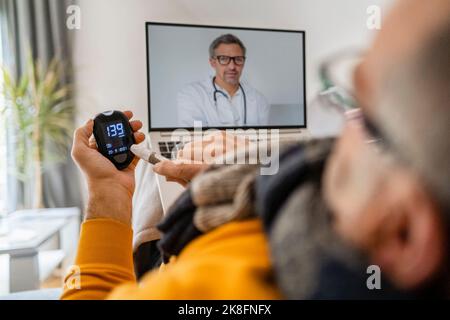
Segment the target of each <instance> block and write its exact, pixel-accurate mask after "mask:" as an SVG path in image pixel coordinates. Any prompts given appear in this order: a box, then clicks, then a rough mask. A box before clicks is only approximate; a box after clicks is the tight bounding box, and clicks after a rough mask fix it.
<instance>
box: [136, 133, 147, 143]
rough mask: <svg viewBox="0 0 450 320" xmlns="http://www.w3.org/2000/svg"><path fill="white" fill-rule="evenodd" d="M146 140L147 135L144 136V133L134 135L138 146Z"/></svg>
mask: <svg viewBox="0 0 450 320" xmlns="http://www.w3.org/2000/svg"><path fill="white" fill-rule="evenodd" d="M144 140H145V134H143V133H142V132H135V133H134V141H135V142H136V144H139V143H141V142H142V141H144Z"/></svg>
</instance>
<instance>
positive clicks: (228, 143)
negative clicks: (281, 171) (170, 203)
mask: <svg viewBox="0 0 450 320" xmlns="http://www.w3.org/2000/svg"><path fill="white" fill-rule="evenodd" d="M249 143H250V142H249V140H248V139H246V138H243V137H238V136H235V135H232V134H228V133H226V132H225V131H220V132H216V133H213V134H210V135H207V136H205V137H204V138H202V139H199V140H198V141H197V140H196V141H193V142H189V143H187V144H186V145H185V146H184V147H183V149H182V150H180V151H179V152H178V154H177V160H175V161H170V160H165V161H161V162H159V163H158V164H156V165H155V166H154V167H153V170H154V171H155V172H156V173H157V174H160V175H163V176H165V177H166V180H167V181H174V182H178V183H179V184H181V185H182V186H184V187H185V186H186V185H187V184H188V183H189V182H190V181H191V180H192V179H193V178H194V177H195V176H196V175H198V174H199V173H201V172H202V171H204V170H205V169H206V168H208V167H209V165H210V164H213V163H214V162H215V160H216V159H218V158H219V157H222V156H225V155H226V154H227V153H228V152H230V151H232V150H234V151H235V152H236V151H238V150H239V149H240V148H243V147H245V146H248V144H249Z"/></svg>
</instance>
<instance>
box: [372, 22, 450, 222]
mask: <svg viewBox="0 0 450 320" xmlns="http://www.w3.org/2000/svg"><path fill="white" fill-rule="evenodd" d="M449 39H450V21H447V23H446V25H445V26H443V27H441V28H440V29H439V31H438V32H437V33H435V35H434V36H433V37H432V38H430V39H429V40H428V41H427V42H426V43H424V45H422V47H421V48H420V50H418V53H417V54H416V55H415V56H414V58H412V59H409V60H407V61H406V62H405V63H400V64H399V65H397V66H395V67H394V68H393V69H392V72H391V74H390V75H389V79H388V80H387V81H386V82H385V88H384V91H383V93H384V94H385V96H384V98H383V102H382V103H381V104H380V106H379V109H378V114H377V115H378V119H379V120H381V121H382V122H380V123H381V124H383V129H384V131H385V133H386V134H389V135H388V137H389V138H391V139H392V141H390V142H391V143H392V145H393V147H395V150H398V153H399V155H401V157H402V158H403V159H404V160H406V161H407V162H408V163H409V164H410V165H411V167H413V168H414V170H415V171H416V172H417V174H419V176H420V177H421V179H422V180H423V182H424V184H425V186H426V187H427V188H428V190H430V192H431V193H432V194H433V196H434V197H435V199H436V201H437V202H438V204H440V205H441V207H442V210H443V211H444V212H445V211H447V212H448V211H449V210H450V72H449V70H450V59H449V57H450V41H449ZM447 218H450V215H449V216H447Z"/></svg>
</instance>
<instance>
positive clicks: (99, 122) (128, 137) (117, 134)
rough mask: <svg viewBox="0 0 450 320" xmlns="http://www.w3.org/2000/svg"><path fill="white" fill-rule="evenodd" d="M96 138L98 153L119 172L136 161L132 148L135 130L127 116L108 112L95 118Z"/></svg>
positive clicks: (118, 112)
mask: <svg viewBox="0 0 450 320" xmlns="http://www.w3.org/2000/svg"><path fill="white" fill-rule="evenodd" d="M94 137H95V140H96V142H97V148H98V151H99V152H100V153H101V154H102V155H103V156H105V157H106V158H108V159H109V160H110V161H111V162H112V163H113V164H114V165H115V166H116V168H117V169H119V170H123V169H125V168H127V167H128V166H129V165H130V163H131V162H132V161H133V159H134V154H133V153H132V152H131V151H130V147H131V146H132V145H133V144H134V143H135V141H134V136H133V130H132V129H131V125H130V122H129V120H128V118H127V116H126V115H125V114H123V113H122V112H120V111H106V112H103V113H100V114H98V115H97V116H96V117H95V118H94Z"/></svg>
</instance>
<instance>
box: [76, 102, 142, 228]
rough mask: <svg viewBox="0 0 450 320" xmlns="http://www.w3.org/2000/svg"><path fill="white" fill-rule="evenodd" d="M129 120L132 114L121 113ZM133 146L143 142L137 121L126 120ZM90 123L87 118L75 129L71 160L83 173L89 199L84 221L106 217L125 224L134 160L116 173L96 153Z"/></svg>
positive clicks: (134, 166) (131, 187)
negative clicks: (86, 120)
mask: <svg viewBox="0 0 450 320" xmlns="http://www.w3.org/2000/svg"><path fill="white" fill-rule="evenodd" d="M124 114H125V115H126V116H127V117H128V119H131V118H132V117H133V113H132V112H131V111H125V112H124ZM130 124H131V128H132V130H133V132H134V138H135V140H136V143H140V142H142V141H144V139H145V136H144V134H143V133H141V132H138V130H139V129H141V128H142V123H141V121H139V120H135V121H130ZM93 128H94V121H93V120H92V119H91V120H89V121H88V122H86V123H85V124H84V125H83V126H81V127H80V128H78V129H77V130H75V134H74V140H73V147H72V158H73V159H74V161H75V162H76V163H77V165H78V167H79V168H80V170H81V171H82V172H83V175H84V177H85V178H86V181H87V185H88V193H89V200H88V206H87V210H86V217H85V218H86V219H98V218H110V219H115V220H117V221H120V222H122V223H125V224H128V225H129V224H130V223H131V200H132V197H133V192H134V186H135V181H134V170H135V168H136V165H137V162H138V161H139V159H138V158H137V157H136V158H135V159H134V160H133V162H132V163H131V164H130V165H129V166H128V168H126V169H125V170H118V169H117V168H116V167H115V166H114V165H113V164H112V162H111V161H109V160H108V159H107V158H105V157H104V156H103V155H102V154H101V153H100V152H99V151H98V150H97V146H96V143H95V139H94V137H93Z"/></svg>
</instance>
